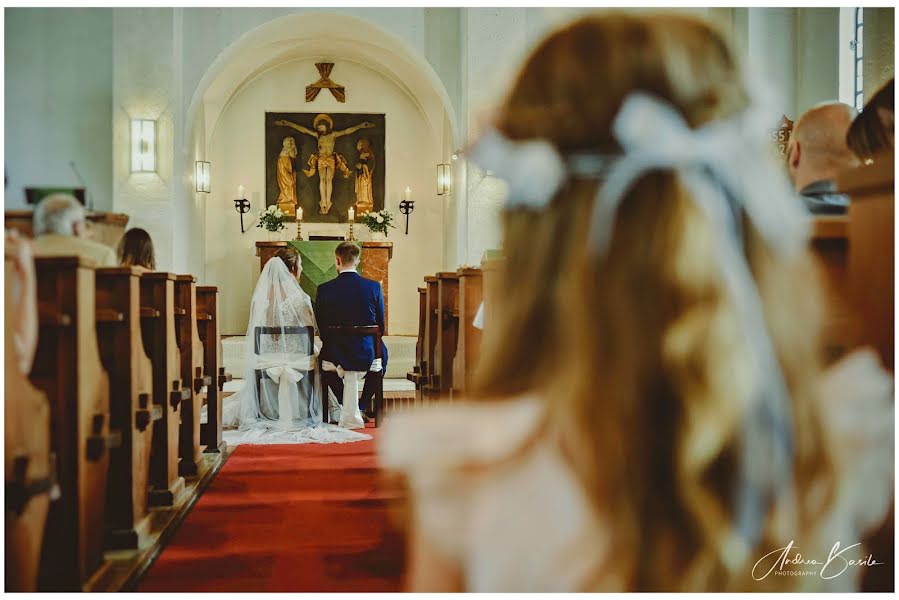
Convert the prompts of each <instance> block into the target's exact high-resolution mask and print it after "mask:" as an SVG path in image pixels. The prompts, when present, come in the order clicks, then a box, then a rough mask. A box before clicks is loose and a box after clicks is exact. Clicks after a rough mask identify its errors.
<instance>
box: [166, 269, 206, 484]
mask: <svg viewBox="0 0 899 600" xmlns="http://www.w3.org/2000/svg"><path fill="white" fill-rule="evenodd" d="M175 330H176V333H175V337H176V338H177V340H178V351H179V353H180V355H181V379H182V382H183V383H182V385H183V386H184V387H185V388H188V389H189V390H190V391H191V395H190V397H189V398H188V399H186V400H182V402H181V409H180V410H181V432H180V435H179V442H178V456H179V457H180V459H181V460H180V461H179V463H178V474H179V475H184V476H186V477H193V476H195V475H196V474H197V472H198V465H197V462H198V461H199V460H200V457H201V456H202V454H203V446H202V444H201V443H200V413H201V411H202V407H203V404H204V403H205V402H206V393H207V392H206V391H205V390H206V389H208V386H210V385H212V377H210V376H209V375H207V374H206V373H205V366H206V365H205V362H204V360H203V343H202V342H201V341H200V333H199V331H198V329H197V280H196V279H195V278H194V276H193V275H178V276H176V278H175Z"/></svg>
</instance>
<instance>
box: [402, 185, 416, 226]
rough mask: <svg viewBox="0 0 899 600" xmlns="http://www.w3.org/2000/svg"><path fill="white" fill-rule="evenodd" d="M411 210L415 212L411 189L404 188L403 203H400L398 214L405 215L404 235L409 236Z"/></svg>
mask: <svg viewBox="0 0 899 600" xmlns="http://www.w3.org/2000/svg"><path fill="white" fill-rule="evenodd" d="M413 210H415V201H414V200H412V188H410V187H409V186H406V191H405V192H404V193H403V201H402V202H400V212H401V213H403V214H404V215H406V235H409V215H410V214H412V211H413Z"/></svg>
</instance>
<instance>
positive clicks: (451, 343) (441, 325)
mask: <svg viewBox="0 0 899 600" xmlns="http://www.w3.org/2000/svg"><path fill="white" fill-rule="evenodd" d="M437 319H438V322H437V346H436V348H435V350H434V377H433V378H432V381H433V382H434V384H435V387H436V388H437V390H438V393H439V395H440V396H441V397H444V396H449V394H450V390H451V389H452V387H453V360H454V359H455V357H456V344H457V341H458V338H459V275H458V274H457V273H455V272H442V273H438V274H437Z"/></svg>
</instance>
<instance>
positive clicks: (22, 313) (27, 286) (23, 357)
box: [3, 229, 38, 375]
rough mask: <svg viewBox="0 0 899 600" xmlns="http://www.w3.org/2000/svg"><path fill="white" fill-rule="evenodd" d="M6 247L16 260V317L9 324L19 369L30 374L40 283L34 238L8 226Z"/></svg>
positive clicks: (36, 332) (14, 293) (8, 258)
mask: <svg viewBox="0 0 899 600" xmlns="http://www.w3.org/2000/svg"><path fill="white" fill-rule="evenodd" d="M3 249H4V254H5V256H6V259H7V260H10V261H11V262H12V267H13V282H12V293H13V298H12V301H13V304H14V305H15V309H14V310H15V321H14V322H13V323H7V327H11V328H12V329H13V344H14V347H15V351H16V360H17V362H18V364H19V371H21V372H22V374H24V375H27V374H28V373H30V372H31V364H32V363H33V362H34V353H35V351H36V350H37V335H38V319H37V283H36V280H35V274H34V258H33V256H32V250H31V242H29V241H28V240H27V239H25V238H23V237H20V236H19V232H18V231H16V230H15V229H8V230H6V243H5V244H4V246H3Z"/></svg>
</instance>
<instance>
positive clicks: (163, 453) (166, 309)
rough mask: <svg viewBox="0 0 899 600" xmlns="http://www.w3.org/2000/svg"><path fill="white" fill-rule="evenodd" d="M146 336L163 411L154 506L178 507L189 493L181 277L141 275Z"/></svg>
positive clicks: (156, 432) (154, 458) (155, 437)
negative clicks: (178, 312) (184, 464)
mask: <svg viewBox="0 0 899 600" xmlns="http://www.w3.org/2000/svg"><path fill="white" fill-rule="evenodd" d="M140 306H141V337H142V339H143V342H144V349H145V351H146V353H147V356H149V357H150V362H151V364H152V365H153V386H152V387H153V404H154V405H155V406H158V407H159V408H160V410H161V411H162V412H163V416H162V418H161V419H159V420H158V421H156V422H155V423H154V425H153V434H152V443H151V449H150V495H149V503H150V506H151V507H152V506H173V505H174V504H175V502H176V501H177V499H178V497H179V495H180V494H181V493H182V492H183V491H184V478H183V477H182V476H180V475H179V473H178V450H179V447H178V442H179V433H180V427H181V410H180V409H181V403H182V402H187V401H190V399H191V390H190V388H185V387H182V375H181V353H180V352H179V350H178V343H177V337H176V331H175V275H174V274H172V273H144V274H143V275H142V276H141V278H140Z"/></svg>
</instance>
